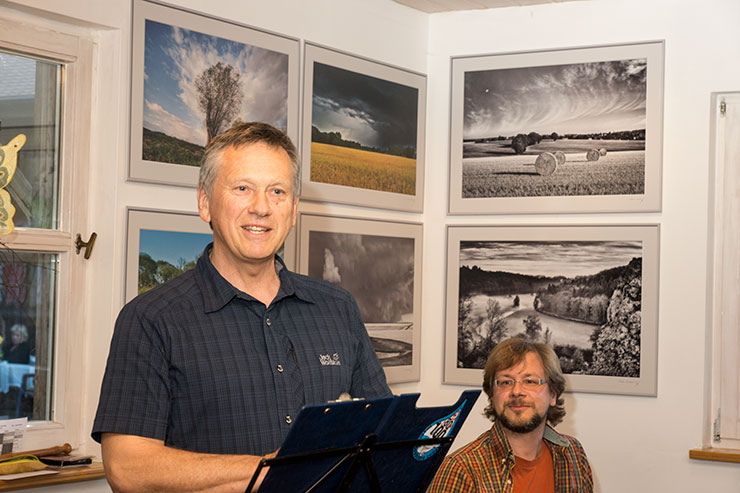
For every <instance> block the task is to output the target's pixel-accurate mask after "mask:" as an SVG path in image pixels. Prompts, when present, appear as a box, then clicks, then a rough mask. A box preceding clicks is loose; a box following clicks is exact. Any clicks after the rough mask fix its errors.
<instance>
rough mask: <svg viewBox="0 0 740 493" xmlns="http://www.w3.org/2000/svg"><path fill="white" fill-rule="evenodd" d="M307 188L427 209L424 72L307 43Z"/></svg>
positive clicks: (351, 200) (337, 197)
mask: <svg viewBox="0 0 740 493" xmlns="http://www.w3.org/2000/svg"><path fill="white" fill-rule="evenodd" d="M305 63H306V65H305V66H306V70H305V76H304V118H303V151H302V152H303V175H302V177H303V193H302V195H303V196H304V197H306V198H309V199H316V200H322V201H331V202H339V203H348V204H354V205H365V206H371V207H382V208H395V209H399V210H410V211H416V212H421V204H422V201H421V195H422V192H423V177H424V173H423V169H424V149H423V144H424V138H423V137H424V105H425V95H424V94H425V83H426V79H425V78H424V76H422V75H419V74H415V73H413V72H409V71H404V70H401V69H397V68H395V67H390V66H387V65H383V64H381V63H377V62H373V61H370V60H365V59H363V58H359V57H354V56H352V55H349V54H344V53H341V52H337V51H334V50H330V49H326V48H322V47H320V46H315V45H311V44H307V45H306V62H305Z"/></svg>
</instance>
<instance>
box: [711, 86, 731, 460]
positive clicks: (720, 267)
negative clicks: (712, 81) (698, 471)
mask: <svg viewBox="0 0 740 493" xmlns="http://www.w3.org/2000/svg"><path fill="white" fill-rule="evenodd" d="M711 123H712V128H711V141H710V147H711V153H712V154H711V163H710V166H711V167H710V169H711V171H710V181H709V185H710V193H709V199H710V200H709V221H708V222H709V228H708V229H709V245H708V247H709V248H708V265H709V275H708V277H707V279H708V281H707V327H708V330H709V334H710V345H709V350H708V352H707V356H708V368H709V399H708V405H707V412H706V415H707V419H706V422H705V433H704V435H705V438H704V443H703V446H704V448H714V449H731V450H735V451H737V452H738V453H740V306H738V305H739V304H740V167H738V166H737V163H738V159H740V142H738V141H737V135H738V134H740V93H716V94H713V95H712V122H711Z"/></svg>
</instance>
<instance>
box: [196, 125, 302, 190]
mask: <svg viewBox="0 0 740 493" xmlns="http://www.w3.org/2000/svg"><path fill="white" fill-rule="evenodd" d="M260 142H261V143H263V144H267V145H269V146H271V147H276V148H279V149H283V150H284V151H285V152H286V153H287V154H288V157H289V158H290V162H291V164H292V165H293V199H295V198H296V197H298V191H299V188H300V186H301V169H300V163H299V161H298V151H297V150H296V147H295V145H293V142H292V141H291V140H290V137H288V136H287V135H286V134H285V132H283V131H282V130H280V129H279V128H276V127H273V126H272V125H270V124H268V123H262V122H248V123H240V124H238V125H234V126H233V127H231V128H230V129H229V130H227V131H225V132H222V133H220V134H218V135H217V136H216V137H214V138H213V140H212V141H211V142H210V144H208V146H207V147H206V151H205V153H204V154H203V159H202V161H201V165H200V174H199V175H198V188H199V189H202V190H203V191H204V192H205V194H206V196H207V197H210V196H211V192H212V191H213V182H214V181H216V175H217V173H218V166H219V164H220V163H221V156H222V154H223V152H224V151H225V150H226V149H228V148H230V147H242V146H246V145H249V144H257V143H260Z"/></svg>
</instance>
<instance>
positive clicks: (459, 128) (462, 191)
mask: <svg viewBox="0 0 740 493" xmlns="http://www.w3.org/2000/svg"><path fill="white" fill-rule="evenodd" d="M619 48H621V49H620V50H617V51H615V50H609V49H607V48H601V49H598V53H599V55H598V58H599V59H597V60H595V61H593V60H590V58H593V57H594V53H590V52H589V50H588V49H582V50H564V51H563V52H550V54H551V55H555V56H551V57H547V59H546V64H541V63H543V62H544V60H542V59H540V58H539V57H537V56H536V55H538V53H526V54H518V55H500V56H490V57H476V58H472V59H470V58H459V59H453V62H452V63H453V74H454V75H453V85H454V87H453V117H452V118H453V137H452V138H453V140H452V142H451V152H452V154H451V166H452V170H453V177H454V178H455V179H454V180H451V191H450V193H451V197H452V198H453V199H457V200H451V204H450V205H451V209H453V208H454V207H456V206H457V205H461V204H468V206H474V205H475V204H476V203H479V204H480V205H482V204H483V203H486V204H488V203H490V204H494V203H497V202H498V203H499V204H503V205H502V207H508V204H513V203H516V204H520V205H521V204H523V205H524V207H525V209H527V208H529V209H532V208H536V207H546V208H547V210H545V211H542V212H556V211H557V208H559V207H561V206H562V205H566V204H568V203H570V204H571V206H569V207H574V208H575V207H582V209H578V208H575V209H572V210H566V211H563V212H576V211H578V212H590V211H591V208H590V203H591V202H594V200H593V199H596V200H597V202H595V204H596V207H597V210H598V211H603V210H608V208H609V207H612V206H618V207H619V208H622V207H625V206H624V205H620V204H627V205H626V207H627V210H630V209H629V208H630V207H631V206H630V205H629V204H633V206H635V207H636V206H637V205H636V204H642V205H643V206H645V207H648V206H647V204H648V203H650V204H651V205H650V206H649V207H648V209H649V208H650V207H654V205H655V202H654V199H653V197H654V196H655V195H656V193H655V192H656V190H655V187H656V185H659V183H655V180H654V178H655V176H656V171H657V176H660V159H656V158H655V156H656V155H657V156H658V157H659V150H660V147H661V146H662V143H661V135H660V133H661V132H660V119H656V118H655V115H656V114H658V115H660V116H662V110H659V111H658V110H656V109H655V108H654V106H660V104H659V101H656V99H657V96H658V95H660V96H662V94H660V92H658V91H657V89H656V87H658V86H661V87H658V88H659V89H660V90H661V92H662V77H661V78H659V77H658V76H657V75H656V74H657V73H658V72H660V75H661V76H662V66H660V64H659V63H658V61H656V60H657V59H658V56H657V55H658V53H660V54H662V45H661V44H655V46H653V45H650V46H649V48H651V49H648V47H644V48H643V47H642V46H638V47H637V48H634V49H632V50H629V49H626V47H624V46H622V47H619ZM594 50H596V49H594ZM622 52H625V53H624V54H622ZM630 52H633V53H630ZM558 60H561V61H562V62H567V63H560V62H558ZM455 76H456V78H455ZM456 82H457V85H455V84H456ZM656 153H657V154H656ZM453 181H454V185H452V182H453ZM571 199H574V200H571ZM585 199H591V200H585ZM579 202H580V205H579ZM538 204H539V205H538ZM517 209H518V210H517V211H509V212H537V211H536V210H521V209H520V208H518V207H517ZM552 209H556V210H552ZM453 212H454V210H453ZM468 212H472V211H468Z"/></svg>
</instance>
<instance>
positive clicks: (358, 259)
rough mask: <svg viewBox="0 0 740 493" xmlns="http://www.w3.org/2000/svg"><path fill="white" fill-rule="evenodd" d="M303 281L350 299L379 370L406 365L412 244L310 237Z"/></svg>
mask: <svg viewBox="0 0 740 493" xmlns="http://www.w3.org/2000/svg"><path fill="white" fill-rule="evenodd" d="M308 275H309V276H311V277H314V278H318V279H324V280H325V281H329V282H332V283H334V284H338V285H339V286H341V287H342V288H344V289H346V290H347V291H349V292H350V293H352V295H353V296H354V298H355V300H357V304H358V305H359V307H360V314H361V316H362V320H363V321H364V322H365V325H366V327H367V330H368V333H369V334H370V338H371V340H372V343H373V347H374V348H375V351H376V353H377V354H378V358H379V359H380V361H381V364H382V365H383V366H399V365H411V363H412V359H411V358H412V342H413V337H412V336H413V330H414V326H413V325H414V324H413V310H414V306H413V304H414V239H413V238H397V237H387V236H373V235H361V234H348V233H331V232H324V231H311V232H310V233H309V247H308Z"/></svg>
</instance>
